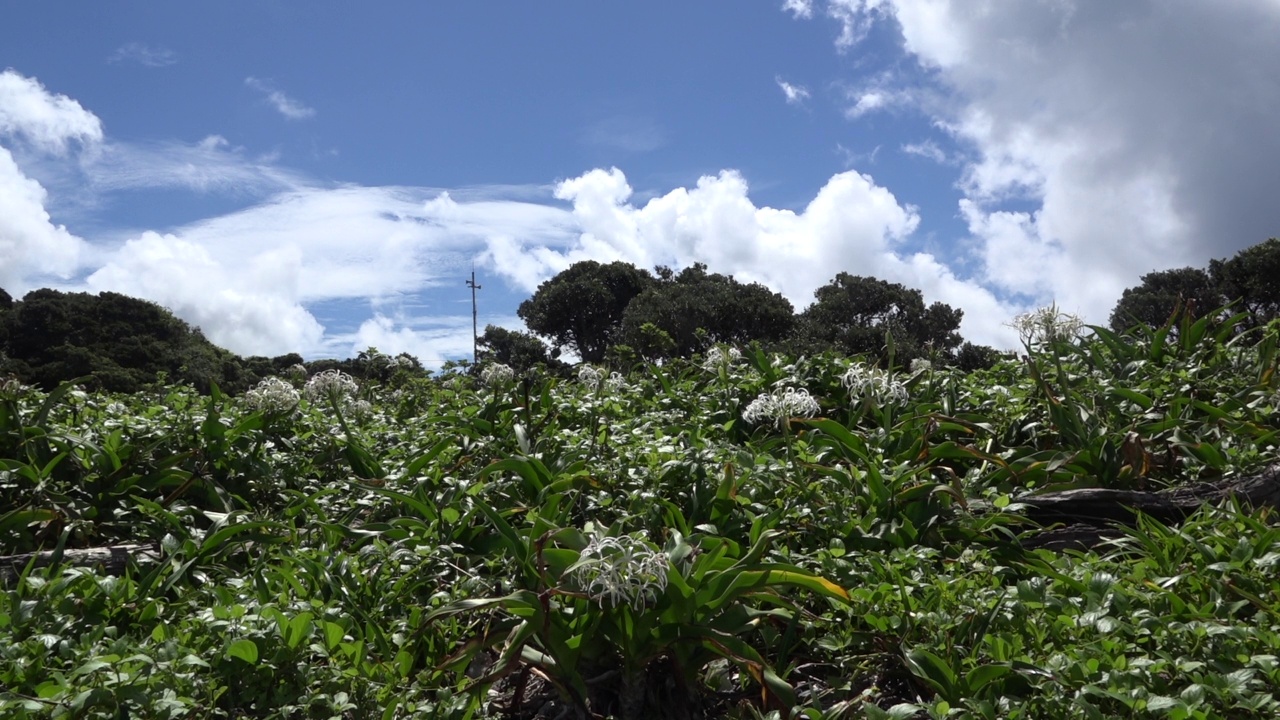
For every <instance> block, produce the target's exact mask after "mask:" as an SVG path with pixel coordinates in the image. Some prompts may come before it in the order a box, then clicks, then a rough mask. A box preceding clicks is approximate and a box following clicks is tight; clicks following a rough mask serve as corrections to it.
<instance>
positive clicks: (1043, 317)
mask: <svg viewBox="0 0 1280 720" xmlns="http://www.w3.org/2000/svg"><path fill="white" fill-rule="evenodd" d="M1005 324H1006V325H1007V326H1009V327H1011V328H1013V329H1014V330H1017V331H1018V337H1020V338H1021V339H1022V344H1023V345H1026V346H1027V347H1029V348H1030V347H1035V346H1036V345H1043V344H1046V343H1052V342H1056V341H1058V340H1067V341H1071V340H1075V339H1076V338H1077V337H1079V336H1080V331H1081V330H1083V329H1084V320H1082V319H1080V316H1079V315H1073V314H1072V313H1066V312H1062V311H1061V310H1059V309H1058V306H1057V305H1050V306H1048V307H1042V308H1040V309H1039V310H1032V311H1031V312H1025V313H1022V314H1021V315H1018V316H1016V317H1014V318H1013V320H1011V321H1010V322H1007V323H1005Z"/></svg>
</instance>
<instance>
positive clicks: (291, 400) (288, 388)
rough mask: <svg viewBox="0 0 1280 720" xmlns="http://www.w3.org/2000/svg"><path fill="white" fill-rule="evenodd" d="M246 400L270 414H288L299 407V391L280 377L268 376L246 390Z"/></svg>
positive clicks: (247, 402)
mask: <svg viewBox="0 0 1280 720" xmlns="http://www.w3.org/2000/svg"><path fill="white" fill-rule="evenodd" d="M244 401H245V404H246V405H248V406H249V407H251V408H253V409H254V410H260V411H262V412H264V413H267V414H268V415H287V414H291V413H292V412H293V411H294V410H296V409H297V408H298V391H297V390H294V389H293V386H292V385H290V384H289V383H288V382H286V381H284V380H281V379H280V378H278V377H268V378H263V379H262V381H261V382H259V383H258V384H257V386H255V387H254V388H253V389H251V390H249V391H248V392H246V393H245V394H244Z"/></svg>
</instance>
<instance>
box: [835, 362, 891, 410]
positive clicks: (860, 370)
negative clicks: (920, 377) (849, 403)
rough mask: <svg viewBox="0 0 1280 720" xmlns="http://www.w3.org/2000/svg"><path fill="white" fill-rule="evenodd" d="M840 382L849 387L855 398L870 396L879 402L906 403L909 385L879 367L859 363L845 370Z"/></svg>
mask: <svg viewBox="0 0 1280 720" xmlns="http://www.w3.org/2000/svg"><path fill="white" fill-rule="evenodd" d="M840 382H842V383H843V384H844V386H845V387H847V388H849V396H850V397H851V398H852V399H854V400H860V399H862V398H866V397H869V398H871V399H873V400H875V401H876V402H878V403H881V404H885V403H891V402H893V403H904V402H906V401H907V386H905V385H903V384H902V383H901V382H899V381H898V380H896V379H894V377H893V374H892V373H889V372H887V371H885V370H881V369H880V368H877V367H871V366H869V365H864V364H862V363H857V364H855V365H854V366H853V367H851V368H849V369H848V371H846V372H845V374H844V376H843V377H841V378H840Z"/></svg>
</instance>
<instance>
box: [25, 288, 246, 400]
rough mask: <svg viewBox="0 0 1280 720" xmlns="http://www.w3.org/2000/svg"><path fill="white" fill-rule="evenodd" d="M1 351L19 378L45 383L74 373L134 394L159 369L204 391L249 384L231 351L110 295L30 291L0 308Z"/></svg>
mask: <svg viewBox="0 0 1280 720" xmlns="http://www.w3.org/2000/svg"><path fill="white" fill-rule="evenodd" d="M4 324H5V325H6V326H7V338H6V339H5V341H4V346H3V348H0V349H3V351H4V352H5V354H6V355H8V356H9V358H10V359H11V363H10V364H11V366H12V367H14V368H17V370H16V372H17V374H18V376H19V379H20V380H22V381H23V382H26V383H31V384H35V385H39V386H41V387H44V388H46V389H47V388H52V387H55V386H57V385H58V384H59V383H61V382H63V381H66V380H71V379H74V378H78V377H84V376H88V377H89V380H88V382H89V384H90V385H93V386H96V387H101V388H103V389H106V390H115V391H119V392H134V391H137V390H140V389H142V388H144V387H145V386H146V385H148V384H150V383H152V382H155V380H156V378H157V376H158V374H159V373H161V372H163V373H165V375H166V376H167V377H168V378H169V379H171V380H175V381H178V382H186V383H191V384H193V385H195V386H196V387H197V388H199V389H201V390H203V391H207V390H208V389H209V387H210V386H211V384H212V383H215V382H216V383H217V384H218V385H219V386H221V387H222V388H224V389H227V390H228V391H231V392H235V391H238V390H240V389H243V388H244V387H247V386H248V384H250V383H251V382H256V378H255V377H251V376H248V375H247V374H246V373H245V372H244V368H243V366H242V365H241V363H240V359H239V358H238V357H236V356H235V355H233V354H231V353H229V352H227V351H226V350H223V349H222V348H219V347H216V346H215V345H213V344H212V343H210V342H209V341H208V340H206V339H205V337H204V335H203V334H201V333H200V331H199V330H195V329H192V328H191V327H190V326H188V325H187V324H186V323H185V322H183V321H182V320H180V319H178V318H176V317H174V316H173V315H172V314H171V313H170V312H169V311H168V310H166V309H164V308H162V307H160V306H159V305H156V304H155V303H151V302H147V301H145V300H139V299H137V298H131V297H128V296H126V295H120V294H118V293H110V292H105V293H102V294H100V295H90V294H88V293H62V292H58V291H56V290H48V289H42V290H34V291H32V292H29V293H27V295H26V296H25V297H23V298H22V300H21V301H19V302H15V303H13V304H12V308H11V309H9V310H8V311H7V312H5V313H4Z"/></svg>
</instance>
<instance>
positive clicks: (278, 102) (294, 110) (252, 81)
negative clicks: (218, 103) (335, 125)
mask: <svg viewBox="0 0 1280 720" xmlns="http://www.w3.org/2000/svg"><path fill="white" fill-rule="evenodd" d="M244 84H245V85H248V86H249V87H251V88H253V89H254V90H257V91H258V92H260V93H262V94H263V95H264V96H266V99H267V102H268V103H270V104H271V106H272V107H274V108H275V109H276V112H279V113H280V114H281V115H283V116H285V117H286V118H288V119H290V120H305V119H306V118H309V117H312V116H314V115H315V114H316V111H315V109H314V108H310V107H307V106H306V105H304V104H303V103H301V102H299V101H297V100H295V99H293V98H291V97H289V96H288V95H285V94H284V93H283V92H281V91H280V90H277V89H276V88H275V86H274V85H272V84H271V83H270V82H267V81H266V80H259V79H258V78H256V77H247V78H245V79H244Z"/></svg>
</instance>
